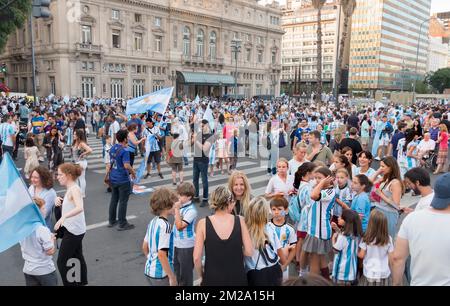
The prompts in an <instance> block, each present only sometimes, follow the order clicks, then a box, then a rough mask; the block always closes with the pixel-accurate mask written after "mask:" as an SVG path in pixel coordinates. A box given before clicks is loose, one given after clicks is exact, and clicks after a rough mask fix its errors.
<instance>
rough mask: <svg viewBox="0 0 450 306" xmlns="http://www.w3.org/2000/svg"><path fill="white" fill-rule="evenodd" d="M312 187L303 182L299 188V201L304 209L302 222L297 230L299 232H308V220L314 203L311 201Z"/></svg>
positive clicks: (301, 217)
mask: <svg viewBox="0 0 450 306" xmlns="http://www.w3.org/2000/svg"><path fill="white" fill-rule="evenodd" d="M311 190H312V188H311V185H310V184H309V183H307V182H301V183H300V186H299V187H298V193H297V194H298V201H299V203H300V206H301V207H302V211H301V213H300V222H298V225H297V230H298V231H299V232H307V231H308V220H309V217H308V216H309V211H310V209H311V205H312V204H313V203H314V201H313V200H312V199H311Z"/></svg>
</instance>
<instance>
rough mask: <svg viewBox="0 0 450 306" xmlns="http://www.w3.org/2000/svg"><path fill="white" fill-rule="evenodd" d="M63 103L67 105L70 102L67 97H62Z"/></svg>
mask: <svg viewBox="0 0 450 306" xmlns="http://www.w3.org/2000/svg"><path fill="white" fill-rule="evenodd" d="M63 101H64V104H67V103H69V102H70V98H69V96H64V99H63Z"/></svg>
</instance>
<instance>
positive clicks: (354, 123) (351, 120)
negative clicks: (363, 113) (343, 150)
mask: <svg viewBox="0 0 450 306" xmlns="http://www.w3.org/2000/svg"><path fill="white" fill-rule="evenodd" d="M347 125H348V128H349V130H350V129H351V128H355V129H357V130H358V129H359V118H358V115H357V114H356V112H352V114H351V115H350V116H349V117H348V119H347ZM356 133H358V132H356ZM353 156H355V154H354V152H353Z"/></svg>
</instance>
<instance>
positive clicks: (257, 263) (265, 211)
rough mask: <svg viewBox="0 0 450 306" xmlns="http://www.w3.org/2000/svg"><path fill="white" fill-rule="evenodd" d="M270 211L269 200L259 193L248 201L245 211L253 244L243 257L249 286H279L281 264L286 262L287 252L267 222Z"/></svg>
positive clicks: (281, 276) (281, 274)
mask: <svg viewBox="0 0 450 306" xmlns="http://www.w3.org/2000/svg"><path fill="white" fill-rule="evenodd" d="M270 213H271V211H270V206H269V203H268V202H267V200H266V199H265V198H264V197H262V196H259V197H256V198H254V199H253V200H252V201H250V204H249V206H248V210H247V211H246V214H245V223H246V224H247V227H248V230H249V233H250V238H251V240H252V243H253V247H254V250H253V253H252V255H251V256H246V257H245V267H246V271H247V279H248V284H249V286H280V285H281V282H282V279H283V273H282V270H281V266H280V265H284V264H286V261H287V254H286V252H285V251H286V250H284V249H283V248H282V245H281V243H280V240H279V239H278V236H277V234H276V233H275V231H274V229H273V227H271V226H269V225H268V220H269V218H270Z"/></svg>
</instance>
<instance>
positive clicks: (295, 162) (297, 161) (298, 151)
mask: <svg viewBox="0 0 450 306" xmlns="http://www.w3.org/2000/svg"><path fill="white" fill-rule="evenodd" d="M307 150H308V146H307V145H306V144H305V143H302V142H299V143H297V144H296V145H295V148H294V156H292V159H291V160H290V161H289V175H294V174H295V172H297V170H298V168H299V167H300V166H301V165H303V164H304V163H306V162H308V160H307V159H306V152H307Z"/></svg>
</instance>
